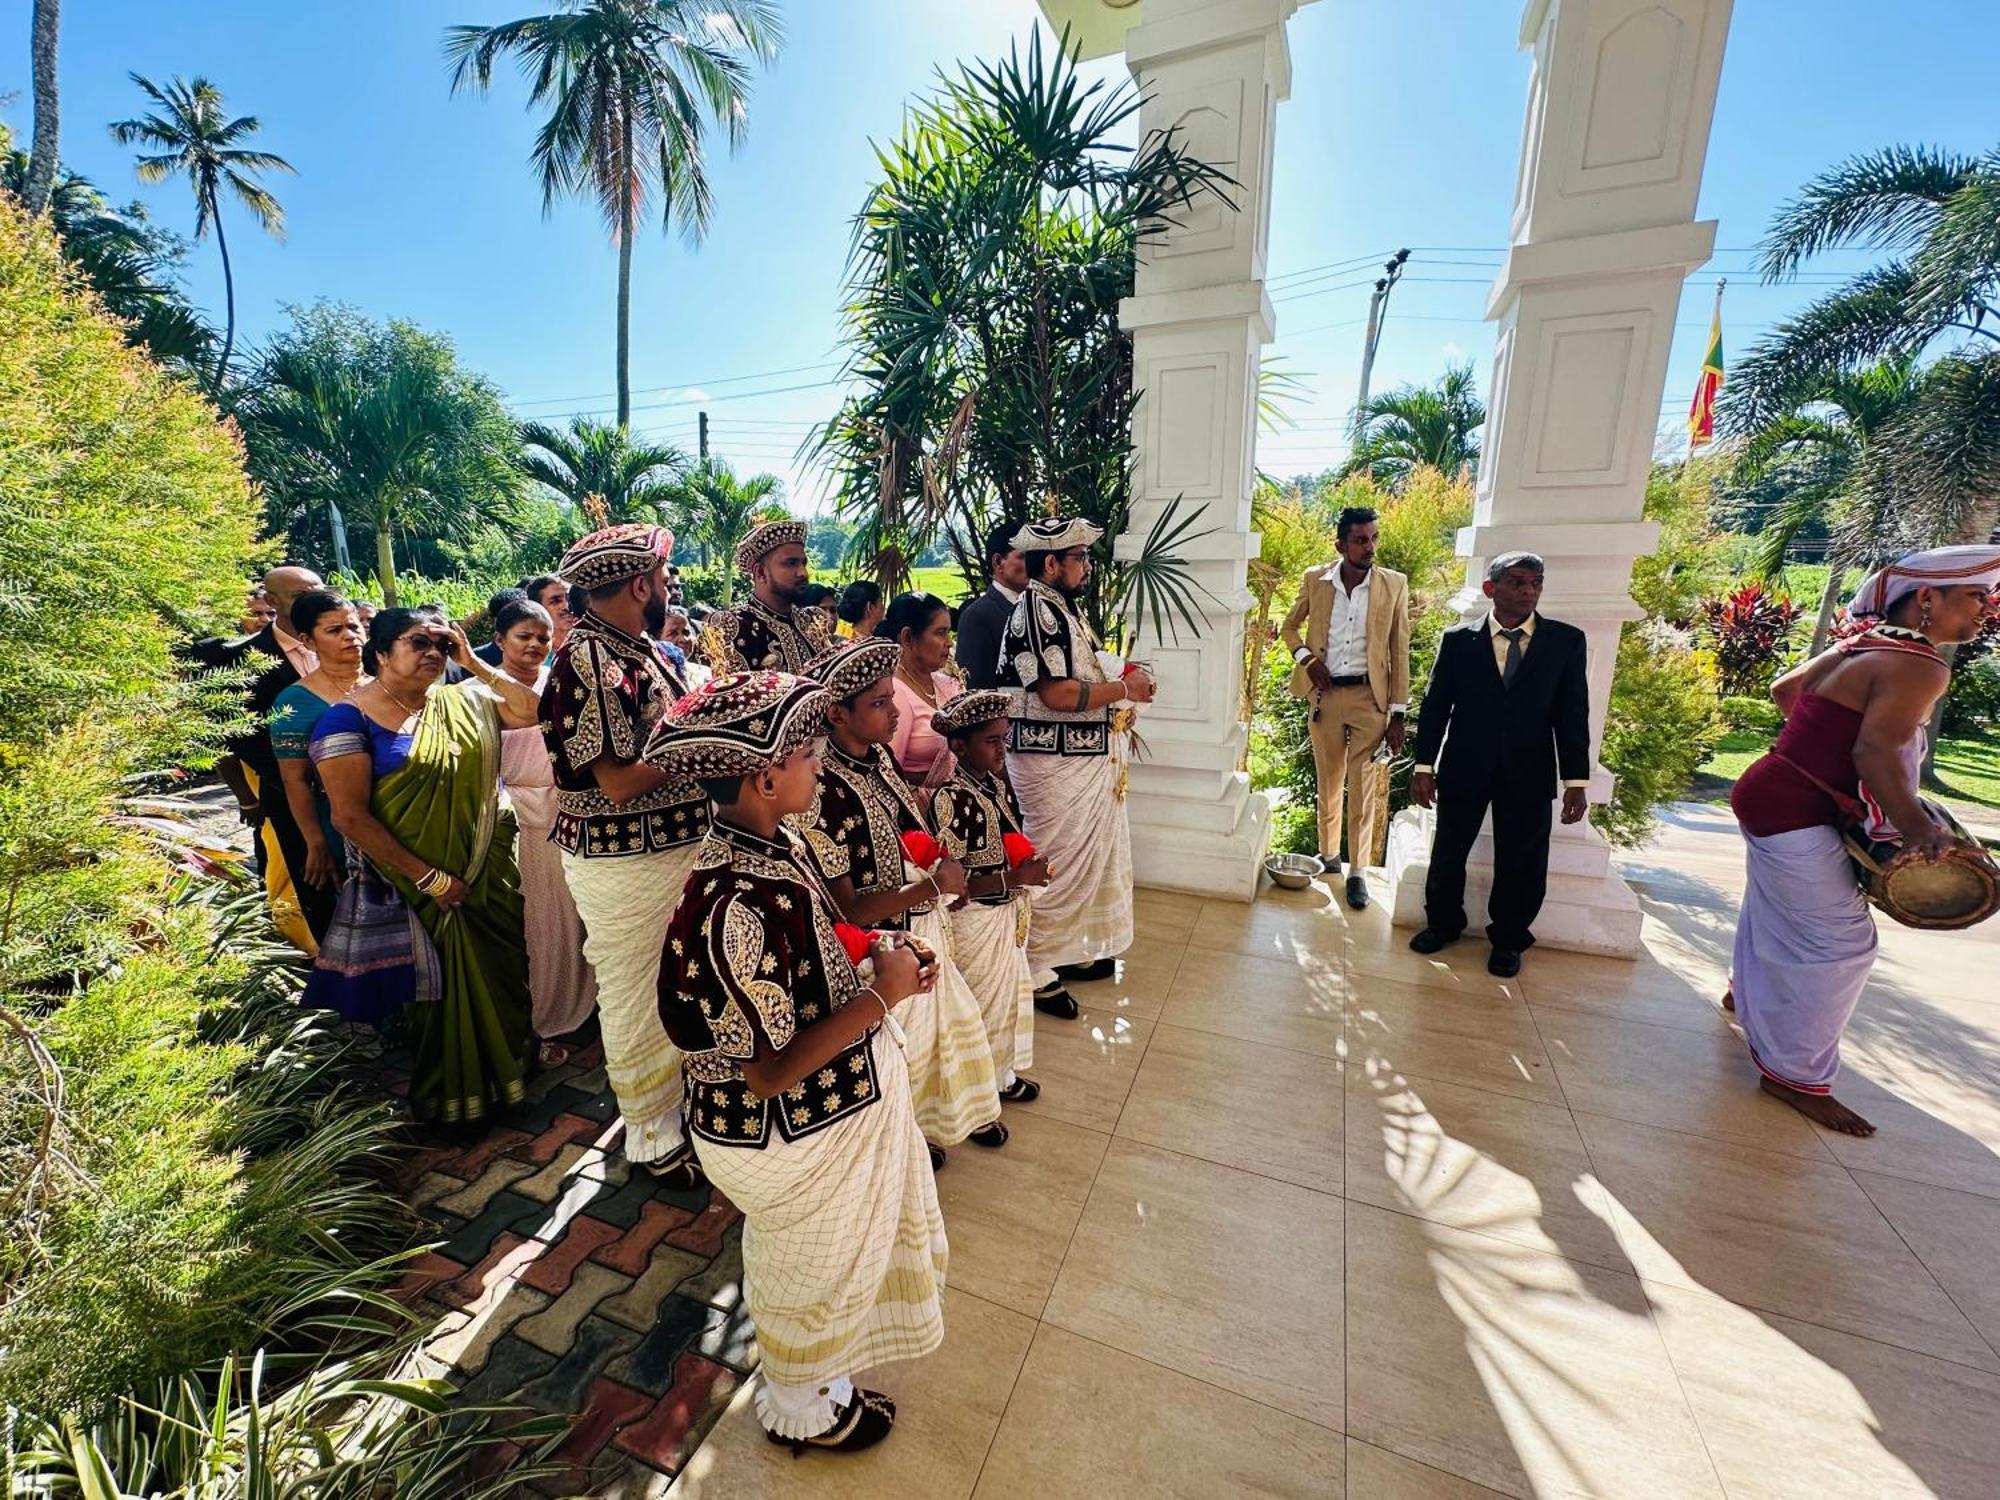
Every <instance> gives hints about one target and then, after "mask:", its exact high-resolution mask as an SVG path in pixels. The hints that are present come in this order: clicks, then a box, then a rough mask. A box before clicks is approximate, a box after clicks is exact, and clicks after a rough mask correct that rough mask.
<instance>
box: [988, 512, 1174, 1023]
mask: <svg viewBox="0 0 2000 1500" xmlns="http://www.w3.org/2000/svg"><path fill="white" fill-rule="evenodd" d="M1103 535H1104V531H1103V528H1102V527H1098V526H1093V525H1091V524H1090V522H1088V521H1085V520H1082V519H1080V518H1070V519H1055V520H1048V521H1031V522H1029V523H1028V524H1027V525H1025V526H1023V527H1022V528H1021V529H1020V530H1019V531H1018V532H1017V533H1016V534H1015V536H1014V543H1013V545H1014V550H1015V551H1017V552H1020V553H1021V554H1023V556H1024V558H1025V560H1026V563H1027V573H1028V576H1027V588H1026V590H1025V591H1024V592H1023V593H1022V595H1021V597H1020V599H1019V600H1017V601H1016V602H1015V605H1014V612H1013V614H1012V615H1010V616H1009V617H1008V620H1007V629H1006V633H1005V635H1004V636H1003V637H1002V640H1001V648H1000V674H999V680H998V681H997V682H996V683H995V684H994V686H995V687H998V688H1001V689H1003V690H1005V691H1008V692H1010V693H1012V694H1013V696H1014V709H1013V714H1012V725H1011V727H1010V729H1009V732H1008V742H1007V776H1008V780H1009V781H1011V782H1012V783H1013V787H1014V793H1015V795H1016V796H1017V797H1018V798H1019V799H1020V802H1021V815H1022V820H1023V822H1024V823H1025V824H1026V827H1027V834H1028V838H1029V839H1030V840H1031V841H1032V842H1033V843H1034V845H1035V848H1036V851H1037V852H1038V853H1039V854H1040V855H1041V856H1042V857H1043V858H1044V859H1046V860H1047V861H1048V865H1049V883H1048V885H1047V886H1045V887H1044V888H1043V889H1042V891H1041V892H1040V893H1039V894H1038V895H1037V897H1036V898H1035V910H1034V916H1033V919H1032V922H1031V924H1030V926H1029V929H1028V967H1029V969H1030V971H1031V972H1032V974H1033V977H1034V981H1035V1008H1036V1009H1037V1010H1039V1011H1041V1012H1042V1013H1043V1014H1045V1015H1050V1016H1056V1017H1059V1018H1061V1019H1063V1020H1074V1019H1075V1018H1076V1015H1077V1003H1076V1000H1075V999H1074V997H1072V996H1071V995H1070V993H1069V990H1068V989H1067V988H1066V987H1065V981H1072V982H1082V981H1085V980H1095V979H1109V978H1111V977H1112V975H1113V974H1114V973H1116V971H1117V963H1116V960H1117V956H1118V955H1119V954H1121V953H1123V952H1124V951H1125V950H1126V949H1127V948H1128V947H1130V946H1131V943H1132V838H1131V832H1130V829H1129V827H1128V826H1127V823H1126V820H1125V755H1124V753H1123V751H1124V740H1125V737H1126V735H1127V734H1128V733H1129V732H1130V729H1131V711H1132V710H1131V705H1134V704H1139V703H1150V702H1152V701H1153V681H1152V679H1151V678H1150V677H1148V676H1147V675H1146V673H1145V672H1143V671H1141V670H1139V669H1137V668H1127V669H1126V670H1125V672H1124V674H1123V675H1121V676H1113V675H1111V672H1110V671H1108V670H1107V662H1106V661H1105V659H1104V653H1103V652H1102V648H1101V647H1100V645H1099V643H1098V640H1097V636H1096V633H1095V632H1094V631H1092V630H1091V628H1090V625H1089V622H1087V621H1086V620H1085V619H1084V618H1083V616H1082V614H1081V613H1079V611H1078V608H1077V601H1078V600H1079V599H1080V598H1082V596H1083V593H1084V590H1085V589H1086V588H1088V587H1089V584H1090V575H1091V568H1092V564H1091V555H1090V549H1091V548H1092V546H1094V545H1095V544H1096V542H1097V541H1098V539H1099V538H1101V537H1102V536H1103ZM1113 665H1114V666H1115V663H1114V664H1113Z"/></svg>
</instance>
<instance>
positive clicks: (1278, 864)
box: [1264, 854, 1320, 891]
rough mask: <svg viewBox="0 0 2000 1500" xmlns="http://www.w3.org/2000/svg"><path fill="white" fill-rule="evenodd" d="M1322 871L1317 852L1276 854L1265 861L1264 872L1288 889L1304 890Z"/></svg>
mask: <svg viewBox="0 0 2000 1500" xmlns="http://www.w3.org/2000/svg"><path fill="white" fill-rule="evenodd" d="M1319 872H1320V864H1319V856H1318V855H1316V854H1274V855H1272V856H1271V857H1270V858H1269V859H1267V860H1265V861H1264V873H1265V874H1267V875H1269V876H1270V877H1271V879H1272V880H1273V881H1274V882H1275V883H1276V884H1277V885H1279V886H1281V887H1283V888H1284V889H1285V890H1288V891H1302V890H1304V889H1305V888H1306V887H1307V886H1309V885H1311V884H1312V883H1313V877H1314V876H1316V875H1318V874H1319Z"/></svg>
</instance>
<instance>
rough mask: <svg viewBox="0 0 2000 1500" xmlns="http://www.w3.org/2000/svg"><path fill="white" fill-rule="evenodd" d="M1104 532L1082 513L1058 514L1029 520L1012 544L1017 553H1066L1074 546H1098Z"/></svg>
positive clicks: (1015, 534)
mask: <svg viewBox="0 0 2000 1500" xmlns="http://www.w3.org/2000/svg"><path fill="white" fill-rule="evenodd" d="M1103 535H1104V528H1103V527H1102V526H1093V525H1091V524H1090V522H1088V521H1086V520H1084V518H1083V517H1082V516H1055V517H1052V518H1050V519H1049V520H1046V521H1030V522H1028V524H1027V525H1025V526H1023V527H1022V528H1021V529H1020V530H1019V531H1017V532H1015V533H1014V540H1013V541H1012V542H1010V543H1009V544H1008V545H1009V546H1011V547H1012V548H1013V549H1014V550H1015V551H1016V552H1066V551H1068V550H1069V549H1070V548H1071V547H1094V546H1096V545H1097V539H1098V538H1099V537H1101V536H1103Z"/></svg>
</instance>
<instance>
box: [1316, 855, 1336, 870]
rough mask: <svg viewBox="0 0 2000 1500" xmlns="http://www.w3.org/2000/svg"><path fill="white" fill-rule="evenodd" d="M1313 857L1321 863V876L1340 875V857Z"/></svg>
mask: <svg viewBox="0 0 2000 1500" xmlns="http://www.w3.org/2000/svg"><path fill="white" fill-rule="evenodd" d="M1313 857H1314V858H1315V859H1317V860H1318V861H1319V872H1320V874H1322V875H1338V874H1339V873H1340V856H1339V855H1338V854H1318V855H1315V856H1313Z"/></svg>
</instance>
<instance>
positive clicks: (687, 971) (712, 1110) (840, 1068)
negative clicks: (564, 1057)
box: [659, 821, 879, 1150]
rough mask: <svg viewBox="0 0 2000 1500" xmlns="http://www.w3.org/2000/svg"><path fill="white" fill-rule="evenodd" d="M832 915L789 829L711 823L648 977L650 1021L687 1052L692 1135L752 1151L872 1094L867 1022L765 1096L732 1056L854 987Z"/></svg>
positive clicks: (760, 1046) (829, 1120)
mask: <svg viewBox="0 0 2000 1500" xmlns="http://www.w3.org/2000/svg"><path fill="white" fill-rule="evenodd" d="M836 920H837V914H836V913H835V911H834V907H833V900H832V897H831V895H830V894H829V893H828V891H827V889H826V882H825V880H824V878H823V877H822V876H821V875H820V873H819V871H818V869H817V867H816V866H815V865H814V863H813V861H812V856H811V854H810V853H809V852H808V851H807V850H806V849H805V847H804V845H803V841H802V840H801V838H800V837H799V836H798V835H797V834H794V833H793V832H791V831H790V830H789V829H781V830H779V833H778V837H777V838H776V839H765V838H760V837H759V836H758V835H756V834H754V833H751V832H749V831H748V830H746V829H742V828H736V827H732V826H731V825H730V824H728V823H724V822H720V821H718V822H716V823H714V824H712V825H711V827H710V830H709V837H708V839H707V841H706V842H705V843H703V845H702V846H701V852H700V853H699V854H698V855H697V856H696V857H695V867H694V873H693V874H692V875H690V876H689V878H688V884H687V892H686V894H685V895H684V896H683V897H682V898H681V903H680V906H679V907H678V908H677V909H676V910H675V912H674V916H673V920H672V922H670V923H669V924H668V927H667V944H666V951H665V952H664V953H663V954H662V955H661V962H660V980H659V1003H660V1021H661V1024H662V1025H664V1026H665V1027H666V1030H667V1035H668V1036H669V1037H670V1038H672V1040H673V1043H674V1045H675V1046H677V1047H679V1048H680V1049H681V1051H682V1052H684V1053H685V1054H686V1056H687V1062H686V1068H687V1118H688V1127H689V1129H691V1130H692V1131H693V1132H694V1133H695V1134H696V1135H698V1136H700V1137H701V1138H702V1139H703V1140H707V1141H713V1142H716V1143H717V1144H719V1145H728V1146H747V1147H750V1148H752V1149H756V1150H761V1149H762V1148H763V1147H764V1145H765V1144H766V1143H767V1142H768V1141H769V1140H770V1138H771V1132H772V1130H774V1129H775V1130H776V1131H777V1133H778V1134H779V1135H780V1136H781V1137H783V1138H784V1139H785V1140H788V1141H796V1140H799V1139H802V1138H803V1137H805V1136H809V1135H812V1134H813V1133H814V1132H816V1131H820V1130H824V1129H826V1127H827V1126H829V1125H831V1124H833V1123H834V1122H835V1121H836V1120H843V1119H845V1118H846V1117H847V1116H849V1115H851V1114H854V1113H856V1112H858V1111H860V1110H864V1109H868V1108H871V1107H872V1106H873V1105H874V1104H875V1102H876V1100H877V1098H878V1097H879V1092H878V1089H877V1083H876V1077H875V1059H874V1057H873V1055H872V1053H871V1052H870V1050H869V1043H870V1039H871V1038H872V1037H873V1036H874V1035H875V1032H876V1030H877V1029H878V1026H879V1023H878V1026H871V1027H869V1028H868V1031H867V1033H866V1034H865V1035H864V1036H862V1037H861V1039H860V1040H859V1041H857V1042H855V1043H854V1044H853V1045H852V1046H851V1047H848V1048H847V1049H846V1050H845V1051H843V1052H842V1053H840V1054H839V1055H838V1056H837V1057H835V1058H833V1059H832V1060H831V1061H829V1062H828V1063H827V1065H826V1066H825V1067H823V1068H821V1069H820V1070H819V1071H818V1072H816V1073H814V1074H813V1075H812V1077H810V1078H807V1079H805V1080H803V1081H801V1082H799V1083H797V1084H794V1085H793V1086H792V1087H791V1088H789V1089H787V1090H786V1091H785V1092H784V1093H783V1094H780V1095H778V1096H777V1097H776V1098H772V1099H759V1098H757V1097H756V1095H754V1094H753V1093H751V1091H750V1087H749V1085H748V1084H746V1083H745V1082H744V1081H743V1068H742V1065H743V1064H744V1063H746V1062H749V1061H751V1060H752V1059H754V1058H757V1057H760V1056H763V1057H768V1056H770V1055H772V1054H773V1053H777V1052H782V1051H784V1049H785V1048H786V1047H788V1046H789V1045H791V1042H792V1039H793V1037H795V1036H796V1035H797V1034H798V1032H799V1030H800V1029H801V1028H802V1027H806V1026H810V1025H812V1023H813V1022H815V1021H817V1020H819V1019H821V1018H822V1017H824V1016H827V1015H830V1014H832V1013H833V1012H834V1011H837V1010H840V1009H841V1008H843V1007H844V1006H846V1005H847V1004H848V1003H849V1002H851V1001H852V1000H853V999H854V997H855V996H856V995H857V994H859V993H860V990H861V980H860V976H858V975H857V974H856V973H855V972H854V965H853V964H852V963H850V962H849V961H848V958H847V952H846V950H845V949H843V948H842V947H841V946H840V938H839V936H838V934H836V933H835V931H834V922H835V921H836ZM868 1003H870V1004H872V1003H873V1002H872V1001H871V1002H868Z"/></svg>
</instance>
